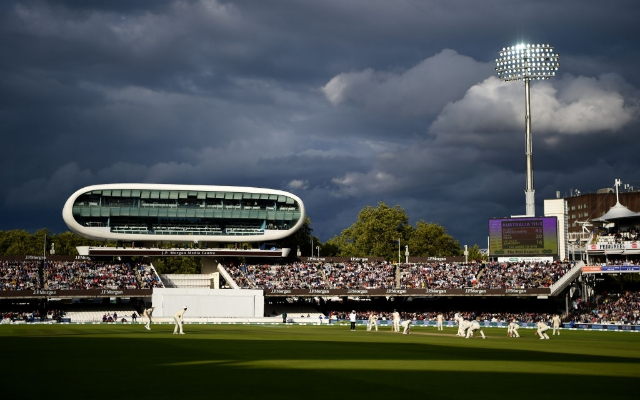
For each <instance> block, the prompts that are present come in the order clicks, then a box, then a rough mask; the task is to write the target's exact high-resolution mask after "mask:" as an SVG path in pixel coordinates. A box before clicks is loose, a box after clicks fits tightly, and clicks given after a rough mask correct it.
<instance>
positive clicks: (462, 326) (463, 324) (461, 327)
mask: <svg viewBox="0 0 640 400" xmlns="http://www.w3.org/2000/svg"><path fill="white" fill-rule="evenodd" d="M454 321H455V322H456V324H458V333H456V336H462V337H464V336H465V334H466V331H467V329H468V328H469V325H470V324H471V323H470V322H469V321H467V320H465V319H464V318H462V316H461V315H460V314H458V313H456V315H455V316H454Z"/></svg>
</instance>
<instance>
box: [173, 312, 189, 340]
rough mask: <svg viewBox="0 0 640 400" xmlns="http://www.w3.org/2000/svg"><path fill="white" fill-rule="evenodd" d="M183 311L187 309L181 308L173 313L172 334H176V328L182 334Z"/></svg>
mask: <svg viewBox="0 0 640 400" xmlns="http://www.w3.org/2000/svg"><path fill="white" fill-rule="evenodd" d="M185 311H187V308H186V307H185V308H183V309H181V310H180V311H178V312H177V313H175V314H173V322H174V324H175V325H174V327H173V334H174V335H175V334H177V333H178V328H179V330H180V334H181V335H184V332H183V331H182V323H183V322H184V313H185Z"/></svg>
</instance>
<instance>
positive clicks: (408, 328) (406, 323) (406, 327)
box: [400, 319, 411, 335]
mask: <svg viewBox="0 0 640 400" xmlns="http://www.w3.org/2000/svg"><path fill="white" fill-rule="evenodd" d="M400 325H402V328H403V330H402V334H403V335H408V334H409V333H411V320H410V319H407V320H405V321H402V323H401V324H400Z"/></svg>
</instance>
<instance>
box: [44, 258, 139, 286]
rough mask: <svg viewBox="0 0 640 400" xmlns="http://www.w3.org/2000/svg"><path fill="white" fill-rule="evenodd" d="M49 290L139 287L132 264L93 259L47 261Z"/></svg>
mask: <svg viewBox="0 0 640 400" xmlns="http://www.w3.org/2000/svg"><path fill="white" fill-rule="evenodd" d="M44 279H45V284H44V288H45V289H47V290H88V289H139V288H140V284H139V282H138V279H137V276H136V273H135V271H134V269H133V268H132V267H131V265H130V264H127V263H122V264H105V263H101V262H93V261H74V262H47V263H45V266H44Z"/></svg>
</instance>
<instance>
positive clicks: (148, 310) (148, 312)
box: [142, 307, 154, 331]
mask: <svg viewBox="0 0 640 400" xmlns="http://www.w3.org/2000/svg"><path fill="white" fill-rule="evenodd" d="M153 310H154V307H151V308H145V309H144V311H143V312H142V315H143V316H144V317H145V318H147V323H146V324H145V325H144V327H145V329H146V330H148V331H150V330H151V314H153Z"/></svg>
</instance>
